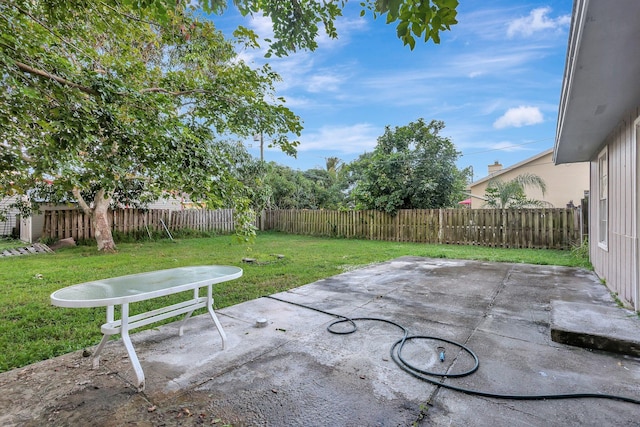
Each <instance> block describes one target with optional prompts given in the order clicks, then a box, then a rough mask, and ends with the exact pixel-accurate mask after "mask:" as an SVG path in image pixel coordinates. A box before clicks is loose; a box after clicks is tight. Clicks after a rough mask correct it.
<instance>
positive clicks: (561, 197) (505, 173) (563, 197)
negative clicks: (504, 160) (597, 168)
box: [469, 150, 589, 209]
mask: <svg viewBox="0 0 640 427" xmlns="http://www.w3.org/2000/svg"><path fill="white" fill-rule="evenodd" d="M552 157H553V151H552V150H549V152H548V153H546V154H544V155H543V156H539V157H534V158H533V159H532V160H531V161H528V162H527V161H525V162H523V163H522V164H521V165H518V166H515V167H512V168H507V169H503V170H501V171H499V172H496V173H494V174H493V175H490V176H488V177H487V178H484V179H481V180H479V181H476V182H475V183H472V184H471V185H470V187H469V189H470V192H471V196H472V197H471V208H472V209H481V208H483V207H484V204H485V202H484V200H482V199H481V198H480V197H484V194H485V191H486V189H487V184H488V183H489V180H490V179H491V178H492V177H498V178H499V179H500V180H504V181H509V180H511V179H513V178H515V177H516V176H518V175H520V174H523V173H530V174H535V175H538V176H539V177H540V178H542V179H543V180H544V182H545V184H546V186H547V191H546V192H545V194H544V196H543V195H542V192H541V191H540V190H539V189H538V188H526V189H525V193H526V194H527V197H529V198H532V199H536V200H542V201H545V202H548V203H550V204H551V205H552V207H555V208H564V207H566V205H567V203H569V202H570V201H573V204H574V205H576V206H578V205H580V200H582V199H583V198H584V192H585V191H586V190H588V189H589V163H588V162H583V163H569V164H564V165H555V164H554V163H553V158H552Z"/></svg>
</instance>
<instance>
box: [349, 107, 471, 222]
mask: <svg viewBox="0 0 640 427" xmlns="http://www.w3.org/2000/svg"><path fill="white" fill-rule="evenodd" d="M443 128H444V122H442V121H438V120H432V121H431V122H429V123H426V122H425V121H424V120H423V119H419V120H417V121H416V122H412V123H409V124H408V125H406V126H399V127H396V128H395V129H391V128H390V127H389V126H387V127H386V129H385V133H384V135H382V136H380V137H379V138H378V143H377V145H376V148H375V149H374V151H373V152H372V153H367V154H365V155H362V156H361V157H360V158H359V159H358V160H357V161H355V162H353V164H352V165H351V166H350V168H349V169H350V170H351V173H352V174H353V176H352V177H351V180H352V181H353V182H354V187H353V190H352V192H351V197H352V200H353V202H354V203H355V206H356V207H357V208H361V209H376V210H380V211H384V212H387V213H392V214H393V213H395V212H396V211H397V210H398V209H433V208H442V207H450V206H453V205H454V204H455V202H456V201H457V200H459V199H460V197H461V196H462V190H463V189H464V186H465V182H466V175H465V172H464V171H460V170H459V169H458V168H457V166H456V160H457V159H458V157H459V155H460V153H459V152H458V151H456V149H455V147H454V145H453V143H452V142H451V140H450V139H449V138H446V137H443V136H442V135H440V131H441V130H442V129H443Z"/></svg>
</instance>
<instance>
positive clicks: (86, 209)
mask: <svg viewBox="0 0 640 427" xmlns="http://www.w3.org/2000/svg"><path fill="white" fill-rule="evenodd" d="M71 193H72V194H73V197H75V198H76V201H77V202H78V205H80V207H81V208H82V211H83V212H84V213H86V214H87V215H92V214H93V212H92V211H91V208H90V207H89V205H88V204H87V202H86V201H85V200H84V198H83V197H82V194H80V189H79V188H78V187H74V188H73V190H71Z"/></svg>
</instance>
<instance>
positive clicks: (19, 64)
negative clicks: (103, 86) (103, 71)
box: [15, 61, 98, 96]
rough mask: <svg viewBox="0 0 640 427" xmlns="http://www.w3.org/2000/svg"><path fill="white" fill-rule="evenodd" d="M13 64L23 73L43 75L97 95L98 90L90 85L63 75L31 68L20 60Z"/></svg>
mask: <svg viewBox="0 0 640 427" xmlns="http://www.w3.org/2000/svg"><path fill="white" fill-rule="evenodd" d="M15 64H16V66H17V67H18V68H19V69H20V70H22V71H24V72H25V73H28V74H33V75H36V76H40V77H45V78H47V79H51V80H54V81H56V82H58V83H60V84H61V85H64V86H69V87H72V88H75V89H78V90H80V91H81V92H84V93H86V94H89V95H94V96H96V95H98V92H97V91H95V90H93V89H91V88H90V87H87V86H83V85H80V84H78V83H74V82H72V81H70V80H67V79H65V78H63V77H60V76H56V75H55V74H51V73H49V72H47V71H44V70H40V69H37V68H33V67H31V66H29V65H27V64H25V63H23V62H20V61H15Z"/></svg>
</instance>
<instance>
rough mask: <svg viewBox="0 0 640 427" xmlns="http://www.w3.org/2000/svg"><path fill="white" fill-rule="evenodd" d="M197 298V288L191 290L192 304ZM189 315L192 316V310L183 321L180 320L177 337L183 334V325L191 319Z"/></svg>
mask: <svg viewBox="0 0 640 427" xmlns="http://www.w3.org/2000/svg"><path fill="white" fill-rule="evenodd" d="M198 297H199V294H198V288H195V289H194V290H193V301H194V303H195V302H196V301H197V300H198ZM191 314H193V310H191V311H190V312H188V313H187V315H186V316H184V319H183V320H182V322H180V329H179V331H178V335H179V336H182V334H183V333H184V325H185V324H186V323H187V320H189V318H190V317H191Z"/></svg>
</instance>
